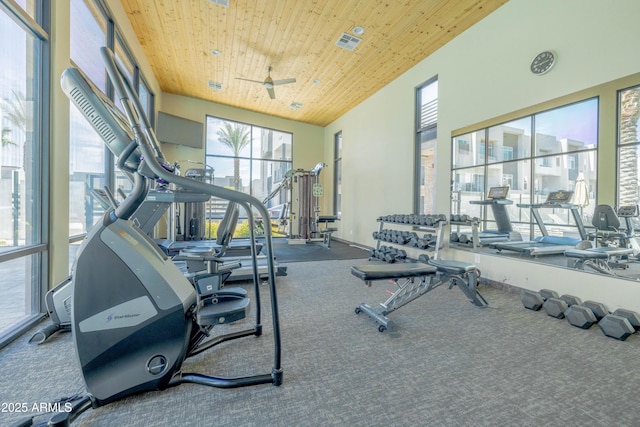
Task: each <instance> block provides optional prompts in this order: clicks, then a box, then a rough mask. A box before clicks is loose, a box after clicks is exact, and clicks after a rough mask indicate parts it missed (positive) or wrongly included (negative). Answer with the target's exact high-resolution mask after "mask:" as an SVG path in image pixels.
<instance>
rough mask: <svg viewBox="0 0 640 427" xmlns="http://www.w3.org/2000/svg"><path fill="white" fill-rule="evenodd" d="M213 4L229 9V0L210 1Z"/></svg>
mask: <svg viewBox="0 0 640 427" xmlns="http://www.w3.org/2000/svg"><path fill="white" fill-rule="evenodd" d="M209 1H210V2H211V3H215V4H219V5H220V6H224V7H229V0H209Z"/></svg>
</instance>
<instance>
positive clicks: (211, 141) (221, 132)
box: [206, 116, 293, 234]
mask: <svg viewBox="0 0 640 427" xmlns="http://www.w3.org/2000/svg"><path fill="white" fill-rule="evenodd" d="M292 148H293V135H292V134H291V133H289V132H281V131H277V130H273V129H268V128H263V127H259V126H253V125H249V124H245V123H239V122H234V121H230V120H224V119H221V118H217V117H211V116H208V117H207V123H206V164H207V166H208V167H209V168H212V169H213V183H214V184H215V185H219V186H222V187H227V188H231V189H234V190H237V191H241V192H244V193H247V194H250V195H252V196H254V197H256V198H257V199H259V200H264V199H266V198H267V196H269V195H270V194H271V192H272V191H273V190H275V189H276V188H277V187H278V186H279V185H280V184H282V182H283V180H284V179H285V178H286V174H287V172H288V171H289V170H290V169H291V164H292V158H293V153H292ZM289 190H290V186H288V187H287V186H283V187H282V191H280V192H278V194H277V195H275V196H274V197H273V198H271V199H270V200H269V201H268V203H267V208H268V209H269V211H270V212H271V215H272V224H273V225H274V227H275V226H276V225H277V224H278V220H279V219H285V218H282V217H283V213H284V214H286V213H287V212H289V204H290V200H291V193H290V191H289ZM211 204H212V206H210V207H207V209H206V211H207V212H211V214H209V217H210V219H211V220H213V222H214V223H215V222H217V221H218V220H219V219H220V218H221V217H222V215H223V213H224V208H225V206H226V204H224V203H221V202H220V201H216V200H212V201H211ZM241 215H244V213H241ZM207 228H209V227H207ZM275 231H281V232H283V233H284V234H286V233H287V232H288V230H284V229H282V228H281V227H275V228H274V232H275Z"/></svg>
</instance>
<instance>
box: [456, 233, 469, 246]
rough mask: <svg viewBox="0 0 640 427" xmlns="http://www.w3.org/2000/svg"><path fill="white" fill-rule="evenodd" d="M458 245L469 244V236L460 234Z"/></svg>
mask: <svg viewBox="0 0 640 427" xmlns="http://www.w3.org/2000/svg"><path fill="white" fill-rule="evenodd" d="M458 243H462V244H467V243H469V236H467V235H466V234H464V233H460V234H458Z"/></svg>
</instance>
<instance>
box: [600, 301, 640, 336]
mask: <svg viewBox="0 0 640 427" xmlns="http://www.w3.org/2000/svg"><path fill="white" fill-rule="evenodd" d="M598 326H599V327H600V330H601V331H602V333H603V334H605V335H606V336H608V337H610V338H615V339H617V340H620V341H624V340H626V339H627V338H629V337H630V336H631V335H632V334H633V333H634V332H636V331H637V330H639V329H640V315H639V314H638V313H636V312H635V311H631V310H625V309H622V308H619V309H617V310H616V311H614V312H613V313H611V314H607V315H606V316H604V317H603V318H602V320H600V322H598Z"/></svg>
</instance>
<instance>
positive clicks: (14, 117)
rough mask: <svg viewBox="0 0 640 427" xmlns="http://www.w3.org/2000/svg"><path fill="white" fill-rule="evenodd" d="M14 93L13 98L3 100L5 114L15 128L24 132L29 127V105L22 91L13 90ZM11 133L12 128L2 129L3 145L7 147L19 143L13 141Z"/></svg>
mask: <svg viewBox="0 0 640 427" xmlns="http://www.w3.org/2000/svg"><path fill="white" fill-rule="evenodd" d="M11 92H12V93H13V99H4V100H3V104H4V105H3V108H2V111H3V113H4V116H5V117H6V118H7V120H8V121H9V123H11V124H12V125H13V126H15V128H17V129H20V130H22V131H23V132H25V131H26V129H27V106H26V101H25V98H24V95H23V94H22V93H20V92H16V91H15V90H14V91H11ZM10 133H11V129H9V128H3V129H2V146H3V147H6V146H7V145H18V144H17V143H16V142H15V141H13V140H12V139H11V138H10V137H9V134H10Z"/></svg>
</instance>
